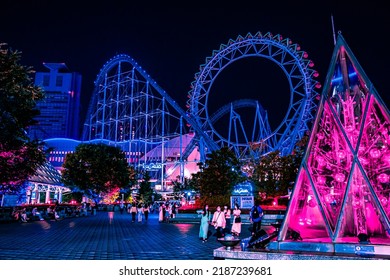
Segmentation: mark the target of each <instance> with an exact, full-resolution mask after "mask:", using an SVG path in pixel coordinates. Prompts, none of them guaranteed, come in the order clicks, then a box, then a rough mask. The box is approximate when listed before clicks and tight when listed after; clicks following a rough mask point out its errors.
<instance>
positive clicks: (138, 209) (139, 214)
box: [137, 203, 144, 223]
mask: <svg viewBox="0 0 390 280" xmlns="http://www.w3.org/2000/svg"><path fill="white" fill-rule="evenodd" d="M137 215H138V219H137V220H138V222H139V223H141V222H142V217H143V215H144V208H143V205H142V204H141V203H140V204H138V207H137Z"/></svg>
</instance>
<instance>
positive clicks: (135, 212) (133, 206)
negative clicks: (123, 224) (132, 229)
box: [130, 202, 137, 223]
mask: <svg viewBox="0 0 390 280" xmlns="http://www.w3.org/2000/svg"><path fill="white" fill-rule="evenodd" d="M130 213H131V222H132V223H134V222H135V216H136V215H137V207H136V206H135V202H133V203H132V204H131V208H130Z"/></svg>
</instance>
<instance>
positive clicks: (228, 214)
mask: <svg viewBox="0 0 390 280" xmlns="http://www.w3.org/2000/svg"><path fill="white" fill-rule="evenodd" d="M223 214H224V215H225V220H226V227H225V234H228V233H230V230H231V229H230V225H231V221H230V219H231V215H232V211H231V210H230V209H229V207H228V206H227V205H225V206H224V207H223Z"/></svg>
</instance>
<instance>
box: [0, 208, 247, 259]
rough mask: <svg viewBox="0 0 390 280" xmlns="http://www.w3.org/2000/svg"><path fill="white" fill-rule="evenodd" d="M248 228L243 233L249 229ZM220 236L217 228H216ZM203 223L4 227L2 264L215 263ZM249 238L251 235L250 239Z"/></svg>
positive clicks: (77, 221)
mask: <svg viewBox="0 0 390 280" xmlns="http://www.w3.org/2000/svg"><path fill="white" fill-rule="evenodd" d="M246 227H247V226H246V225H243V233H244V234H246V233H248V235H249V231H248V229H247V228H246ZM212 231H213V232H214V229H212ZM198 236H199V223H159V222H158V215H157V214H155V213H154V214H150V215H149V219H148V221H143V222H142V223H140V222H134V223H132V222H131V215H130V214H127V213H124V214H120V213H119V212H98V213H97V214H96V216H87V217H75V218H66V219H63V220H61V221H34V222H28V223H19V222H12V223H3V224H0V260H212V259H214V257H213V250H214V249H216V248H219V247H221V244H220V243H219V242H218V241H217V240H216V237H215V236H211V237H210V239H209V241H208V242H206V243H202V242H201V241H200V240H199V237H198ZM245 237H246V236H245Z"/></svg>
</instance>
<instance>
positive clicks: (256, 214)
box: [249, 200, 264, 235]
mask: <svg viewBox="0 0 390 280" xmlns="http://www.w3.org/2000/svg"><path fill="white" fill-rule="evenodd" d="M263 215H264V211H263V208H261V206H260V201H259V200H256V201H255V205H253V206H252V208H251V211H250V212H249V218H250V221H251V223H252V235H255V234H256V232H258V231H259V230H260V229H261V220H262V218H263Z"/></svg>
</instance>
